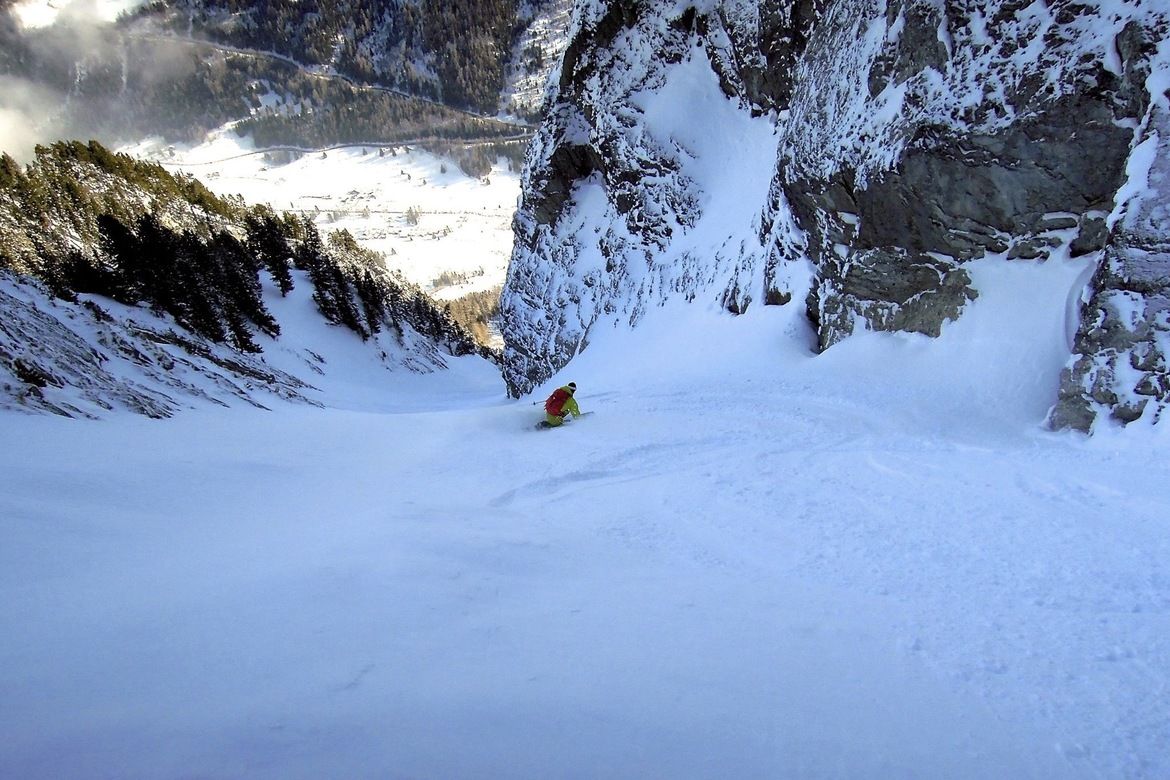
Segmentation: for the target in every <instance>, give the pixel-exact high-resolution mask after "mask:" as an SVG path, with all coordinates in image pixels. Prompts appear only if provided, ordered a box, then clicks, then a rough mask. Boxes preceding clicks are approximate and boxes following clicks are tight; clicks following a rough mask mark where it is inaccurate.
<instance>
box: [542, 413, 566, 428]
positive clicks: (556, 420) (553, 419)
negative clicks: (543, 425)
mask: <svg viewBox="0 0 1170 780" xmlns="http://www.w3.org/2000/svg"><path fill="white" fill-rule="evenodd" d="M544 421H545V422H547V423H548V425H549V427H550V428H556V427H557V426H558V425H564V423H565V418H564V417H557V416H556V415H555V414H549V413H548V412H545V413H544Z"/></svg>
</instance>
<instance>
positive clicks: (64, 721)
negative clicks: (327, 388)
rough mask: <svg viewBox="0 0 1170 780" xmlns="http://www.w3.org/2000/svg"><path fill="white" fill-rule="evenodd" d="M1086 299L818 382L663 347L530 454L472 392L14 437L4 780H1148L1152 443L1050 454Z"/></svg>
mask: <svg viewBox="0 0 1170 780" xmlns="http://www.w3.org/2000/svg"><path fill="white" fill-rule="evenodd" d="M1084 271H1085V268H1084V267H1083V265H1082V264H1076V263H1069V264H1062V263H1055V262H1053V263H1048V264H1047V265H1038V264H1033V263H1026V262H1017V263H1013V264H1003V263H995V262H990V261H989V262H985V263H983V264H978V263H977V264H974V265H973V266H972V273H973V275H974V276H975V277H976V282H977V283H978V284H979V285H980V290H981V295H980V298H979V299H978V300H977V301H975V302H974V303H973V304H972V305H971V308H970V310H969V312H968V313H967V314H966V315H965V316H964V318H963V319H962V320H961V321H959V322H956V323H951V324H950V325H948V326H947V328H946V330H945V332H944V334H943V337H942V339H940V340H938V341H933V340H930V339H927V338H925V337H920V336H907V335H891V334H865V335H861V336H858V337H855V338H853V339H850V340H849V341H847V342H845V343H843V344H841V345H838V346H837V347H834V348H833V349H832V350H830V351H829V352H827V353H825V354H824V355H821V356H816V357H814V356H813V355H812V354H811V353H810V352H809V351H808V343H809V339H810V334H809V333H808V332H807V331H806V327H807V326H806V325H804V324H803V323H802V322H801V318H800V311H799V307H798V306H789V307H784V308H770V309H761V308H758V307H757V308H754V309H753V310H751V311H749V313H748V314H747V315H745V316H743V317H740V318H732V317H730V316H728V315H723V314H717V313H714V312H706V311H703V310H702V309H701V307H697V306H692V307H690V308H682V309H675V308H670V307H668V308H666V309H661V310H655V311H654V312H652V313H651V314H650V315H649V316H648V317H647V318H646V320H645V321H644V323H643V325H642V326H641V327H640V328H639V329H637V330H636V331H633V332H628V331H625V330H621V331H619V330H616V329H615V330H614V331H612V332H610V331H603V330H602V329H601V328H596V329H595V331H594V336H593V343H592V346H591V347H590V349H589V350H588V351H587V352H585V353H584V354H583V355H582V356H580V357H579V358H578V359H577V360H576V361H575V362H574V363H573V364H572V366H571V369H572V371H571V374H568V373H566V374H565V375H564V376H562V377H560V378H559V379H561V380H568V379H574V380H575V381H576V382H577V383H578V385H579V386H580V392H579V399H580V403H581V406H582V409H583V410H585V411H590V412H594V414H592V415H590V416H588V417H584V418H582V419H580V420H577V421H574V422H572V423H570V424H569V426H568V427H567V428H566V429H563V430H557V431H550V432H538V431H535V430H533V429H532V424H533V423H534V422H535V421H536V420H537V419H538V417H539V407H537V406H533V405H532V400H534V399H524V400H521V401H507V400H506V399H505V398H504V393H503V387H502V383H501V382H500V381H499V379H498V376H497V374H496V373H495V371H494V369H493V368H492V367H491V366H489V365H487V364H485V363H482V362H479V361H478V360H475V359H463V360H461V361H458V362H457V364H456V365H455V366H454V368H453V369H452V370H451V371H450V372H447V373H438V374H432V375H428V376H413V375H406V374H386V373H385V372H383V373H382V376H383V377H384V379H383V380H382V381H383V384H382V385H380V386H378V387H371V388H369V389H370V390H371V391H373V392H371V393H369V394H368V395H365V396H362V395H361V394H358V393H350V394H348V395H347V396H346V397H347V398H349V399H351V401H352V402H347V403H345V404H342V405H341V406H342V407H344V408H339V407H334V408H330V409H324V410H318V409H310V408H306V407H303V406H300V407H294V406H281V407H278V408H277V409H275V410H274V411H272V412H259V411H251V410H243V409H235V410H230V411H225V410H216V409H211V408H207V409H202V410H197V411H193V412H189V413H186V414H183V415H180V416H179V417H177V418H175V419H172V420H169V421H164V422H157V421H149V420H146V419H142V418H138V417H132V416H115V417H113V418H112V419H108V420H106V421H103V422H94V423H83V422H76V421H67V420H62V419H56V418H51V417H32V416H22V415H15V414H6V415H4V416H2V417H0V439H2V440H3V441H4V442H5V445H6V446H5V447H4V448H3V449H2V450H0V536H2V538H3V540H4V541H3V544H2V545H0V626H3V630H2V631H0V776H3V777H6V778H7V777H12V778H34V777H54V778H66V777H120V778H169V777H174V778H178V777H207V778H221V777H222V778H236V777H271V778H298V777H303V778H319V777H371V778H372V777H394V778H399V777H401V778H407V777H427V778H431V777H434V778H456V777H467V778H473V777H474V778H483V777H507V778H549V777H557V778H561V777H583V778H585V777H588V778H617V777H628V778H648V777H657V778H706V777H709V778H728V777H850V778H852V777H900V778H902V777H921V778H940V777H947V778H989V777H995V778H1008V777H1010V778H1026V777H1042V778H1071V777H1148V778H1162V777H1167V776H1170V751H1167V749H1166V746H1167V745H1168V744H1170V706H1168V704H1170V701H1168V698H1170V693H1168V691H1170V688H1168V683H1170V575H1168V574H1167V568H1166V565H1167V561H1170V524H1168V523H1167V514H1166V504H1167V497H1168V495H1170V488H1168V484H1170V482H1168V477H1170V466H1168V461H1167V455H1168V454H1170V437H1168V435H1167V430H1166V428H1165V426H1161V427H1153V428H1151V427H1143V424H1142V423H1138V424H1136V425H1135V426H1133V427H1131V428H1130V429H1129V430H1126V431H1124V432H1119V431H1113V430H1103V431H1100V432H1099V433H1098V435H1097V436H1096V437H1095V438H1093V439H1086V438H1083V437H1080V436H1077V435H1072V434H1051V433H1047V432H1045V431H1043V430H1042V428H1041V427H1040V423H1041V421H1042V418H1043V415H1044V412H1045V410H1046V408H1047V406H1048V404H1049V403H1051V401H1052V400H1053V398H1054V397H1055V387H1056V382H1057V374H1058V372H1059V369H1060V367H1061V365H1062V364H1063V362H1064V360H1065V358H1066V356H1067V342H1066V339H1067V330H1068V323H1067V322H1066V321H1065V319H1064V318H1063V317H1062V316H1061V313H1062V312H1063V311H1064V310H1065V307H1064V305H1063V304H1064V303H1065V302H1066V300H1067V298H1068V295H1069V292H1070V291H1071V290H1074V289H1079V287H1078V286H1077V280H1078V279H1080V278H1081V276H1082V274H1083V273H1084ZM1009 314H1010V316H1009ZM680 334H686V335H685V338H682V337H680ZM355 338H356V337H355ZM341 378H344V377H341ZM547 389H548V388H545V390H546V391H547Z"/></svg>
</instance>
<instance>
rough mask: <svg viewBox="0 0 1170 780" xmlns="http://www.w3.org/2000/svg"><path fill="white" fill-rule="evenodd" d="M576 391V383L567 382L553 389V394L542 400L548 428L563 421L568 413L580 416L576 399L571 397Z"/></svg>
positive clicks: (554, 426)
mask: <svg viewBox="0 0 1170 780" xmlns="http://www.w3.org/2000/svg"><path fill="white" fill-rule="evenodd" d="M576 392H577V383H576V382H569V384H567V385H565V386H564V387H558V388H557V389H556V390H553V394H552V395H550V396H549V397H548V400H547V401H545V402H544V422H545V426H546V427H548V428H556V427H557V426H559V425H562V424H563V423H564V422H565V417H567V416H569V415H570V414H571V415H573V416H574V417H580V416H581V410H580V409H579V408H578V407H577V401H576V400H575V399H574V398H573V394H574V393H576Z"/></svg>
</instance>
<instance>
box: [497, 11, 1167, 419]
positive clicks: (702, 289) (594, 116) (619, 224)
mask: <svg viewBox="0 0 1170 780" xmlns="http://www.w3.org/2000/svg"><path fill="white" fill-rule="evenodd" d="M1168 25H1170V12H1168V11H1166V10H1165V9H1162V8H1160V7H1157V6H1155V5H1152V4H1149V3H1141V2H1136V1H1134V2H1129V1H1127V0H1110V1H1109V2H1098V3H1088V4H1064V3H1052V4H1048V3H1044V2H1032V3H1019V2H1008V1H1007V0H1002V1H1000V0H990V1H989V2H983V3H976V4H955V3H945V4H944V3H939V2H933V0H889V1H888V2H886V1H884V0H866V2H852V1H850V2H845V1H844V0H842V1H840V2H833V1H832V0H821V1H811V2H788V1H786V0H761V1H760V2H743V1H741V0H736V1H735V2H732V1H730V0H729V1H727V2H719V1H718V0H708V1H707V2H701V3H693V2H691V3H688V2H668V3H661V4H654V5H653V6H648V5H647V4H644V3H636V2H623V1H622V0H614V1H613V2H601V0H591V1H589V2H582V3H579V4H578V5H577V7H576V9H575V12H574V20H573V40H572V42H571V44H570V45H569V48H568V50H567V53H566V56H565V58H564V61H563V64H562V68H561V71H560V73H559V81H558V85H557V92H556V95H555V97H554V99H553V102H552V103H551V110H550V113H549V116H548V118H547V120H546V121H545V123H544V125H543V126H542V128H541V130H540V132H539V134H538V137H537V139H536V141H535V142H534V144H533V148H532V152H531V154H530V158H529V163H528V168H527V170H526V172H525V178H524V184H523V187H524V200H523V203H522V206H521V209H520V212H519V215H518V217H517V222H516V224H517V245H516V249H515V251H514V255H513V259H512V264H511V269H510V272H509V281H508V285H507V288H506V291H505V298H504V305H503V308H504V320H505V322H504V338H505V342H506V345H507V349H506V355H507V359H506V377H507V380H508V383H509V386H510V388H511V389H512V392H514V393H523V392H526V391H527V390H529V389H530V388H532V387H533V386H535V385H538V384H540V383H542V382H543V381H545V380H546V379H547V378H548V377H550V376H551V375H553V374H554V373H555V372H556V371H557V370H559V369H560V368H562V367H563V366H565V365H566V364H567V363H568V361H569V360H570V359H571V358H572V357H573V356H574V355H576V354H577V353H579V352H580V351H581V350H583V349H584V348H585V347H586V346H588V344H589V343H590V342H591V341H592V340H593V337H594V336H595V334H596V332H597V331H598V330H599V329H607V328H611V327H615V326H617V327H625V326H628V325H633V324H637V323H638V322H639V321H640V320H642V319H643V317H644V316H645V315H646V313H647V311H648V310H652V309H654V308H656V307H658V306H661V305H663V304H664V303H666V302H668V301H671V300H675V299H682V300H688V301H697V302H699V303H706V304H713V303H715V304H718V305H720V306H722V307H724V308H726V309H728V310H730V311H732V312H743V311H744V310H746V309H747V308H749V307H750V306H753V305H755V306H758V305H768V304H782V305H795V306H804V307H805V308H806V310H807V317H808V321H809V323H810V325H811V328H812V331H813V335H812V346H813V348H814V349H816V350H818V351H823V350H826V349H829V348H831V347H832V346H833V345H834V344H837V343H839V342H840V341H842V340H843V339H846V338H848V337H849V336H850V334H853V333H855V332H858V331H862V330H891V331H912V332H919V333H924V334H929V335H935V336H936V335H938V334H939V333H940V331H941V330H942V329H944V328H945V327H947V323H950V322H953V321H955V320H956V319H958V318H960V317H961V316H962V313H963V311H964V309H965V308H966V307H967V306H968V305H969V303H970V302H971V301H972V300H974V299H976V298H977V296H978V295H979V294H980V290H979V289H978V286H977V285H975V284H973V281H972V278H971V274H970V273H969V272H968V266H969V264H970V263H971V262H973V261H975V260H983V259H994V260H996V261H997V262H1003V263H1043V262H1051V263H1086V262H1087V263H1091V264H1093V265H1094V266H1099V267H1100V271H1099V272H1098V273H1097V274H1096V275H1095V276H1094V277H1093V280H1092V283H1091V284H1089V285H1088V286H1085V285H1083V284H1081V283H1080V282H1079V281H1077V282H1074V283H1073V284H1072V285H1070V290H1069V293H1070V297H1071V298H1073V299H1074V303H1073V304H1071V305H1070V308H1071V312H1070V316H1069V318H1068V319H1069V330H1070V336H1071V332H1072V331H1073V330H1075V329H1076V323H1077V315H1078V313H1080V314H1081V315H1082V316H1081V323H1082V325H1081V328H1080V330H1079V332H1078V333H1077V335H1076V340H1075V343H1070V345H1069V347H1070V351H1071V352H1072V355H1073V356H1072V358H1071V359H1070V365H1069V371H1068V373H1067V375H1066V377H1065V380H1064V382H1063V385H1062V388H1061V389H1060V394H1059V399H1058V398H1057V388H1055V387H1054V388H1053V391H1052V392H1053V397H1052V401H1053V403H1056V402H1057V401H1058V400H1059V403H1058V404H1057V406H1056V407H1055V408H1054V410H1053V413H1052V417H1051V422H1052V424H1054V425H1056V426H1072V427H1076V428H1081V429H1088V428H1090V427H1091V426H1092V424H1093V421H1094V420H1095V419H1098V418H1099V417H1101V416H1109V417H1113V418H1115V419H1119V420H1122V421H1128V420H1133V419H1135V418H1137V417H1140V416H1142V415H1143V414H1147V415H1149V416H1150V417H1151V418H1156V417H1157V415H1158V414H1159V412H1160V410H1161V409H1162V408H1163V407H1164V406H1165V405H1166V403H1167V401H1168V400H1170V396H1168V394H1167V388H1168V384H1167V382H1168V379H1167V368H1166V357H1165V356H1166V349H1167V346H1168V344H1167V341H1166V328H1167V323H1166V321H1165V314H1164V303H1163V302H1164V300H1165V289H1166V284H1167V255H1166V254H1165V242H1164V238H1163V237H1164V236H1165V231H1166V229H1167V220H1166V213H1165V209H1164V203H1165V193H1164V192H1162V190H1161V188H1163V187H1164V184H1163V183H1162V182H1163V178H1164V176H1163V173H1162V168H1164V167H1165V162H1164V161H1165V159H1166V157H1165V148H1166V147H1165V142H1164V140H1163V139H1162V136H1163V135H1164V133H1163V132H1160V130H1159V128H1161V127H1163V125H1164V119H1163V117H1164V116H1165V112H1166V110H1167V107H1168V105H1170V103H1168V100H1170V99H1168V98H1167V95H1166V91H1167V88H1168V87H1170V48H1168V46H1167V43H1166V39H1167V29H1168ZM1091 273H1092V269H1091V268H1087V269H1086V271H1085V277H1086V278H1085V280H1084V281H1086V282H1087V281H1088V275H1090V274H1091ZM1082 295H1083V297H1084V299H1085V303H1084V310H1083V312H1078V306H1077V305H1076V304H1075V299H1076V298H1078V297H1082ZM679 340H680V342H684V343H685V340H686V334H679Z"/></svg>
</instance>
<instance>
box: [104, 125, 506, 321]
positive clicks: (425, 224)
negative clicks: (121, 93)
mask: <svg viewBox="0 0 1170 780" xmlns="http://www.w3.org/2000/svg"><path fill="white" fill-rule="evenodd" d="M392 150H393V151H392ZM120 151H124V152H126V153H127V154H131V155H134V156H136V157H141V158H144V159H150V160H154V161H156V162H159V163H162V164H163V165H164V166H165V167H166V168H167V169H168V170H171V171H174V172H183V173H188V174H191V175H192V176H195V177H196V178H198V179H199V180H200V181H201V182H203V184H205V185H206V186H207V187H208V188H209V189H211V190H212V191H213V192H215V193H216V194H217V195H222V196H234V195H239V196H241V197H243V199H244V201H245V202H246V203H250V204H251V203H267V204H270V205H271V206H272V207H273V208H275V209H276V210H277V211H293V212H296V213H302V214H310V215H312V216H313V217H314V220H315V221H316V223H317V225H318V227H320V228H321V229H322V230H340V229H343V228H344V229H346V230H348V231H349V232H350V233H352V234H353V235H354V237H355V238H357V239H358V241H360V242H361V243H362V245H363V246H366V247H368V248H370V249H373V250H375V251H377V252H382V253H384V254H385V256H386V263H387V265H388V266H389V267H390V268H392V269H394V270H398V271H401V272H402V274H403V275H404V276H405V277H406V278H407V279H409V280H410V281H412V282H414V283H415V284H418V285H419V286H421V287H422V288H423V289H424V290H426V291H427V292H429V293H431V294H432V295H433V296H434V297H436V298H438V299H440V300H449V299H452V298H458V297H460V296H462V295H466V294H467V293H469V292H475V291H478V290H487V289H490V288H492V287H496V286H499V285H501V284H503V282H504V276H505V275H506V273H507V268H508V260H509V258H510V256H511V253H512V240H513V238H512V215H513V214H514V213H515V211H516V201H517V198H518V197H519V195H520V175H519V173H515V172H512V171H509V170H508V164H507V161H506V160H503V159H500V160H499V161H497V164H496V165H495V166H494V168H493V170H492V172H491V173H490V174H489V175H488V176H486V177H484V178H482V179H479V178H475V177H471V176H467V175H466V174H464V173H463V172H462V171H461V170H460V169H459V166H458V165H457V164H456V163H455V162H453V161H452V160H449V159H444V158H442V157H438V156H435V155H433V154H429V153H427V152H425V151H422V150H419V149H415V148H414V147H409V151H407V150H406V149H405V148H404V147H402V146H397V147H391V146H388V145H387V146H381V147H379V146H377V145H371V146H351V147H346V148H342V149H335V150H331V151H328V152H317V153H313V154H305V155H301V156H299V157H298V156H296V155H289V156H285V157H282V154H283V153H280V152H273V153H270V154H265V153H264V152H257V151H256V149H255V147H254V146H253V144H252V141H251V139H250V138H239V137H238V136H236V134H235V133H234V132H233V131H232V130H231V129H229V128H224V129H222V130H220V131H218V132H216V133H214V134H213V135H212V136H211V137H210V138H209V140H208V141H206V142H205V143H202V144H199V145H197V146H193V147H188V146H177V145H168V144H163V143H161V142H159V141H158V140H152V141H144V142H142V143H139V144H134V145H132V146H128V147H125V148H123V149H121V150H120ZM288 157H297V159H292V160H291V161H289V162H285V161H284V160H285V159H288ZM408 212H414V213H413V214H412V215H411V216H416V217H417V222H416V223H412V220H411V219H409V218H408ZM444 272H446V273H448V274H449V277H448V279H447V280H445V281H448V282H450V281H454V282H456V283H454V284H439V285H435V284H434V282H435V280H436V279H438V278H439V277H440V275H441V274H443V273H444Z"/></svg>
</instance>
